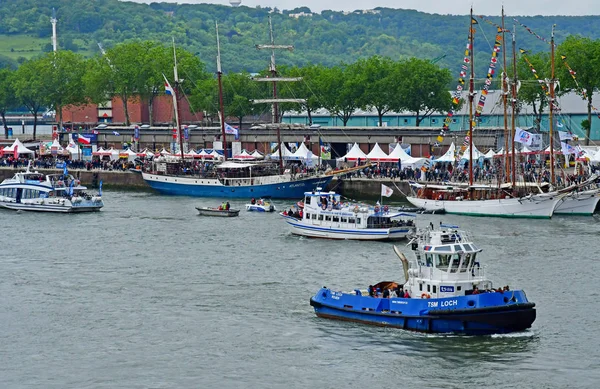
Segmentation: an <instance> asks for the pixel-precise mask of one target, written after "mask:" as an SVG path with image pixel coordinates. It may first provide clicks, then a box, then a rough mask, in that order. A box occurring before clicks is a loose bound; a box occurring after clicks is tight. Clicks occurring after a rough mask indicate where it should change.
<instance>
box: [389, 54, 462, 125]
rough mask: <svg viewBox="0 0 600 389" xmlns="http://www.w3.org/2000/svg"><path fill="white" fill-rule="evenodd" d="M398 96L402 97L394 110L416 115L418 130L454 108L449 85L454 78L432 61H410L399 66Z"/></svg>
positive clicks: (396, 78)
mask: <svg viewBox="0 0 600 389" xmlns="http://www.w3.org/2000/svg"><path fill="white" fill-rule="evenodd" d="M392 79H393V80H394V82H393V83H392V85H391V87H394V86H395V90H394V93H395V94H396V96H397V97H398V100H397V103H396V104H397V105H396V106H395V107H393V109H394V110H396V111H398V112H400V111H402V110H405V111H409V112H414V113H415V115H416V126H417V127H419V125H420V124H421V122H422V121H423V120H424V119H425V118H427V117H429V116H430V115H431V114H432V113H434V112H447V111H448V110H449V109H450V108H451V106H452V100H451V96H450V93H449V92H448V85H450V82H451V81H452V75H451V74H450V71H449V70H448V69H441V68H440V67H439V66H437V65H435V64H432V63H431V62H430V61H427V60H423V59H418V58H410V59H408V60H404V61H400V62H398V63H397V67H396V70H395V71H394V76H393V77H392Z"/></svg>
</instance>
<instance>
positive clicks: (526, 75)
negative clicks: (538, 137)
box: [517, 52, 550, 130]
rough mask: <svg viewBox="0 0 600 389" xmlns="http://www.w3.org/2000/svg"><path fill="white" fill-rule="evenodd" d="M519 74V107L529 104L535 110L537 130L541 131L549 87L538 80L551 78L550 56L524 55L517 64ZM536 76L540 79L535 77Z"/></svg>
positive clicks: (540, 54) (541, 54) (544, 53)
mask: <svg viewBox="0 0 600 389" xmlns="http://www.w3.org/2000/svg"><path fill="white" fill-rule="evenodd" d="M527 60H529V63H531V65H532V66H533V69H535V71H536V72H535V73H533V71H532V70H531V68H530V66H529V64H528V63H527ZM517 74H518V77H519V81H521V88H520V89H519V93H518V101H519V106H521V105H523V104H527V105H530V106H531V107H532V108H533V115H534V117H535V124H536V128H537V129H538V130H539V129H540V123H541V122H542V115H543V113H544V110H545V109H546V108H548V87H547V86H546V85H545V84H542V83H540V82H539V81H538V80H540V81H543V80H544V79H545V78H550V54H549V53H546V52H541V53H536V54H528V53H524V54H523V55H522V56H521V58H520V59H519V61H518V63H517ZM536 74H537V76H538V78H536V77H535V75H536Z"/></svg>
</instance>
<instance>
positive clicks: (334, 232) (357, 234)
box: [283, 216, 414, 240]
mask: <svg viewBox="0 0 600 389" xmlns="http://www.w3.org/2000/svg"><path fill="white" fill-rule="evenodd" d="M283 217H284V219H285V221H286V222H287V224H288V225H289V226H290V230H291V232H292V234H294V235H300V236H306V237H309V238H322V239H339V240H400V239H405V238H406V236H407V235H408V234H409V233H411V232H412V231H413V230H414V229H412V228H410V227H395V228H360V229H347V228H336V227H324V226H316V225H311V224H307V223H305V222H303V221H301V220H298V219H296V218H293V217H290V216H283Z"/></svg>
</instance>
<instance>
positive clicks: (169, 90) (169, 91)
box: [163, 74, 175, 96]
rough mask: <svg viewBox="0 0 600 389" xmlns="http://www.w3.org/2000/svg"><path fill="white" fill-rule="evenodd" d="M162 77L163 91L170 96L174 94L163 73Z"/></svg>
mask: <svg viewBox="0 0 600 389" xmlns="http://www.w3.org/2000/svg"><path fill="white" fill-rule="evenodd" d="M163 78H164V79H165V93H166V94H168V95H170V96H175V90H173V87H172V86H171V84H169V81H168V80H167V77H166V76H165V75H164V74H163Z"/></svg>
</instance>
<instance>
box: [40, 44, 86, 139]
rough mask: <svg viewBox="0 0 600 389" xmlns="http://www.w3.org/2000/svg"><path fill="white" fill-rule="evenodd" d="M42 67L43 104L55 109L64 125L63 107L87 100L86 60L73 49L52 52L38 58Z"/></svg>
mask: <svg viewBox="0 0 600 389" xmlns="http://www.w3.org/2000/svg"><path fill="white" fill-rule="evenodd" d="M36 61H40V67H41V69H42V80H43V82H42V85H41V87H42V88H43V92H44V99H43V104H44V106H45V107H47V108H50V109H54V110H55V111H56V114H57V118H58V122H59V124H60V127H62V123H63V120H62V118H63V116H62V110H61V108H62V107H65V106H68V105H75V106H77V105H82V104H84V103H86V102H87V98H86V97H85V87H84V83H83V77H84V75H85V73H86V60H85V59H84V58H83V57H82V56H81V55H78V54H75V53H73V52H71V51H64V50H60V51H57V52H51V53H48V54H46V55H44V56H43V57H41V58H39V59H37V60H36Z"/></svg>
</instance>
